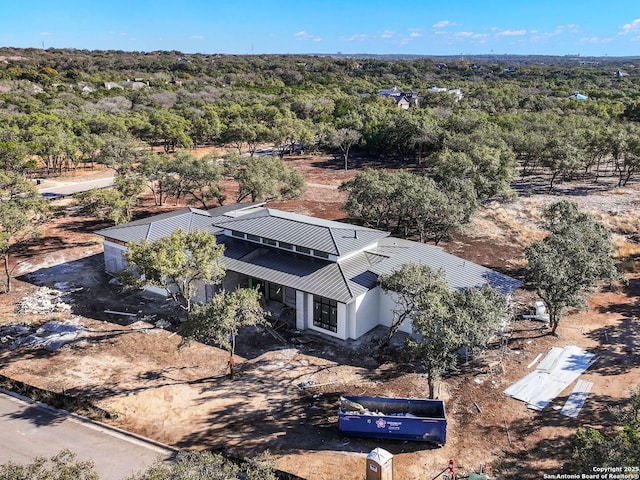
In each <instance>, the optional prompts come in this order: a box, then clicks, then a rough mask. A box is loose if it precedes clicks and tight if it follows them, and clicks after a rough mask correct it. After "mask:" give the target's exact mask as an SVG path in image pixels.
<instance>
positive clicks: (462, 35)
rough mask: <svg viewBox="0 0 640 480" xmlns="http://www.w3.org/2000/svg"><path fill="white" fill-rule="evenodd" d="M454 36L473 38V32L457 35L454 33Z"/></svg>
mask: <svg viewBox="0 0 640 480" xmlns="http://www.w3.org/2000/svg"><path fill="white" fill-rule="evenodd" d="M453 36H454V37H465V38H470V37H473V32H457V33H454V34H453Z"/></svg>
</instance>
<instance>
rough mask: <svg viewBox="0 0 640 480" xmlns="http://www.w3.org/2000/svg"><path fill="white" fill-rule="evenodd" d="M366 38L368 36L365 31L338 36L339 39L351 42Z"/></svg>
mask: <svg viewBox="0 0 640 480" xmlns="http://www.w3.org/2000/svg"><path fill="white" fill-rule="evenodd" d="M367 38H369V35H367V34H366V33H356V34H354V35H351V36H350V37H340V40H342V41H344V42H353V41H356V40H365V39H367Z"/></svg>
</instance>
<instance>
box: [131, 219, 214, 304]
mask: <svg viewBox="0 0 640 480" xmlns="http://www.w3.org/2000/svg"><path fill="white" fill-rule="evenodd" d="M223 251H224V245H218V244H217V242H216V237H215V236H214V235H212V234H210V233H208V232H204V231H194V232H191V233H185V232H184V231H183V230H181V229H178V230H176V231H175V232H173V233H172V234H171V235H169V236H167V237H163V238H161V239H159V240H157V241H155V242H148V241H146V240H144V239H143V240H142V241H141V242H140V244H135V243H134V242H129V244H128V245H127V251H126V253H125V256H126V259H127V263H128V264H129V266H130V267H131V270H128V271H126V272H124V274H123V279H124V280H125V282H126V283H128V284H130V285H134V286H137V287H143V286H145V285H152V286H156V287H160V288H163V289H164V290H166V292H167V293H168V294H169V295H170V296H171V298H172V299H173V300H174V301H175V302H176V303H178V304H179V305H180V306H181V307H182V308H184V309H185V310H186V311H187V312H189V311H191V308H192V306H193V300H194V297H195V296H196V293H197V289H198V286H199V285H200V284H204V283H208V284H213V285H216V284H218V283H219V282H220V280H222V278H223V277H224V274H225V268H224V265H223V264H222V263H221V261H220V258H221V257H222V253H223Z"/></svg>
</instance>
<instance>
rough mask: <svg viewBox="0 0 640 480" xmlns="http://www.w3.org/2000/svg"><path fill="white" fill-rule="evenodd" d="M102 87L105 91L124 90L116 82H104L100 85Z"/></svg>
mask: <svg viewBox="0 0 640 480" xmlns="http://www.w3.org/2000/svg"><path fill="white" fill-rule="evenodd" d="M102 87H103V88H106V89H107V90H113V89H114V88H117V89H119V90H124V87H123V86H122V85H120V84H119V83H117V82H104V83H103V84H102Z"/></svg>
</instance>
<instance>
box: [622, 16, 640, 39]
mask: <svg viewBox="0 0 640 480" xmlns="http://www.w3.org/2000/svg"><path fill="white" fill-rule="evenodd" d="M620 29H621V30H622V32H620V34H621V35H628V34H629V33H635V32H639V31H640V18H636V19H635V20H633V21H632V22H631V23H625V24H624V25H622V26H621V27H620Z"/></svg>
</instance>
